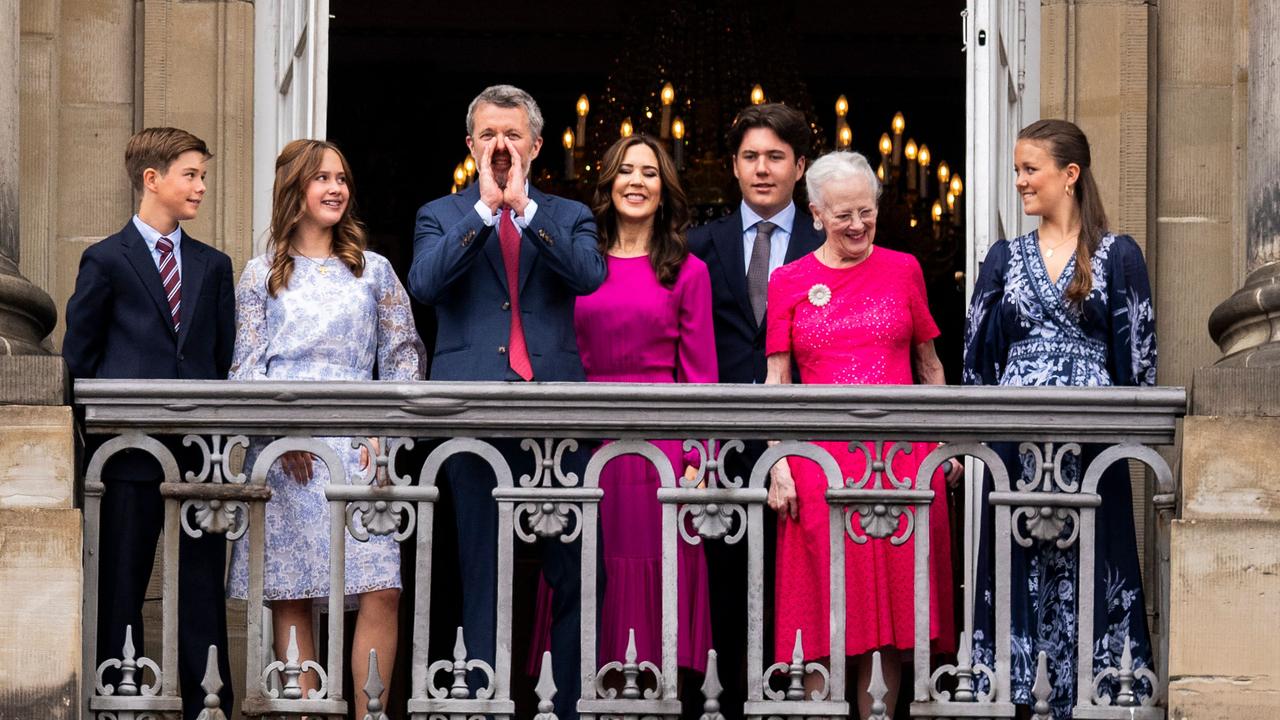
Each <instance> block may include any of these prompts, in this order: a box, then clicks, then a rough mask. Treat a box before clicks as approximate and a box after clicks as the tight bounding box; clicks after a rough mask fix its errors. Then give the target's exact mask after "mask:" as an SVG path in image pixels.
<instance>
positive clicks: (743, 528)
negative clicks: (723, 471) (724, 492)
mask: <svg viewBox="0 0 1280 720" xmlns="http://www.w3.org/2000/svg"><path fill="white" fill-rule="evenodd" d="M739 479H741V478H739ZM676 525H677V526H678V527H679V528H680V537H682V538H684V541H685V542H687V543H689V544H690V545H697V544H698V543H700V542H702V538H706V539H708V540H724V542H725V544H726V545H733V544H734V543H736V542H738V541H739V540H741V539H742V537H743V536H744V535H745V534H746V532H747V510H746V508H744V507H742V506H741V505H732V504H729V505H726V504H723V503H706V504H705V505H682V506H681V507H680V511H679V512H678V513H677V514H676ZM689 525H692V526H693V532H692V533H691V532H689ZM730 531H732V532H730Z"/></svg>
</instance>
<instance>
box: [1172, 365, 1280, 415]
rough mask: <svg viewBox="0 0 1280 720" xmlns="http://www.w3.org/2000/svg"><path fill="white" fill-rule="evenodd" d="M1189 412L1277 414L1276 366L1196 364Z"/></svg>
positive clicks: (1279, 376) (1279, 380)
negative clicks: (1210, 365) (1198, 366)
mask: <svg viewBox="0 0 1280 720" xmlns="http://www.w3.org/2000/svg"><path fill="white" fill-rule="evenodd" d="M1190 413H1191V414H1192V415H1232V416H1250V417H1280V367H1223V366H1214V367H1205V368H1198V369H1197V370H1196V371H1195V379H1194V381H1193V383H1192V386H1191V408H1190Z"/></svg>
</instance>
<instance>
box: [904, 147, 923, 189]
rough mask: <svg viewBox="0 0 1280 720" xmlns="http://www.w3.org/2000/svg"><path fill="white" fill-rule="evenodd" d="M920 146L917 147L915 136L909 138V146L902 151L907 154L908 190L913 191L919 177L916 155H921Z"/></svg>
mask: <svg viewBox="0 0 1280 720" xmlns="http://www.w3.org/2000/svg"><path fill="white" fill-rule="evenodd" d="M919 152H920V150H919V148H918V147H916V141H915V139H914V138H912V139H908V140H907V146H906V147H905V148H903V150H902V153H903V154H904V155H906V156H907V191H908V192H913V191H915V189H916V180H918V179H919V173H920V170H919V168H918V167H917V164H916V157H917V156H918V155H919Z"/></svg>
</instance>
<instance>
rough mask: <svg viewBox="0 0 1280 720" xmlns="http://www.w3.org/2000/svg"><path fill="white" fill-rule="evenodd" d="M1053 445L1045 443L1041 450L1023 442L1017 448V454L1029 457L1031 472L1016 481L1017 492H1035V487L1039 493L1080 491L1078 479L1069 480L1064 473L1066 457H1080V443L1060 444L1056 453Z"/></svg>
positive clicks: (1025, 473)
mask: <svg viewBox="0 0 1280 720" xmlns="http://www.w3.org/2000/svg"><path fill="white" fill-rule="evenodd" d="M1054 445H1055V443H1053V442H1046V443H1045V444H1044V449H1043V450H1041V448H1040V446H1039V445H1037V444H1035V443H1030V442H1024V443H1022V444H1020V445H1019V446H1018V452H1019V453H1021V454H1023V455H1030V456H1031V460H1032V470H1031V472H1029V473H1027V472H1024V473H1023V477H1022V478H1019V479H1018V481H1017V488H1018V490H1021V491H1024V492H1025V491H1027V490H1035V489H1036V486H1039V489H1040V491H1041V492H1057V491H1060V492H1067V493H1074V492H1079V491H1080V479H1079V477H1078V476H1077V477H1076V478H1074V479H1072V478H1069V477H1067V473H1066V472H1065V471H1064V469H1065V462H1066V459H1067V455H1075V456H1076V458H1079V457H1080V443H1062V444H1061V445H1059V446H1058V449H1057V450H1056V451H1055V450H1054ZM1024 462H1025V460H1024Z"/></svg>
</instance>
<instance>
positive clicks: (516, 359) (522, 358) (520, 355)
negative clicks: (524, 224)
mask: <svg viewBox="0 0 1280 720" xmlns="http://www.w3.org/2000/svg"><path fill="white" fill-rule="evenodd" d="M498 240H499V242H501V243H502V264H503V265H505V266H506V268H507V288H508V289H509V290H510V294H511V340H510V341H509V342H508V343H507V344H508V348H507V362H509V363H510V364H511V369H512V370H514V371H515V372H516V374H517V375H519V376H520V377H522V378H524V379H525V380H532V379H533V364H532V363H531V362H529V348H528V347H526V346H525V344H524V323H523V322H522V321H521V320H520V231H519V230H518V229H516V224H515V222H513V221H512V220H511V209H510V208H508V207H506V206H505V205H504V206H503V207H502V210H501V215H500V218H499V220H498Z"/></svg>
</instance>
